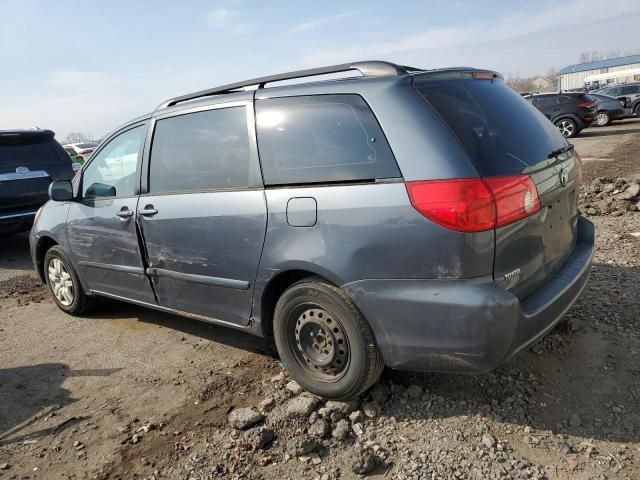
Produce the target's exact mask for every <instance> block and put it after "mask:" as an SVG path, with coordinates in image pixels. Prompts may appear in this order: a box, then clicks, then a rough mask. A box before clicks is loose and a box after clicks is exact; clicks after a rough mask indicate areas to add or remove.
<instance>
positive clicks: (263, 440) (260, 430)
mask: <svg viewBox="0 0 640 480" xmlns="http://www.w3.org/2000/svg"><path fill="white" fill-rule="evenodd" d="M273 438H274V434H273V431H272V430H269V429H268V428H267V427H255V428H252V429H250V430H247V431H246V432H244V441H245V443H246V444H247V445H249V446H250V447H251V448H252V449H253V450H262V449H263V448H264V447H266V446H267V445H269V444H270V443H271V441H272V440H273Z"/></svg>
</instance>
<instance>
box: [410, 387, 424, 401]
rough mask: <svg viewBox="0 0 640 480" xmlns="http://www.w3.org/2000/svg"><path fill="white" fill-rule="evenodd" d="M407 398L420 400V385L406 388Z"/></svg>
mask: <svg viewBox="0 0 640 480" xmlns="http://www.w3.org/2000/svg"><path fill="white" fill-rule="evenodd" d="M407 395H408V396H409V398H414V399H416V398H420V397H421V396H422V387H421V386H420V385H411V386H409V388H407Z"/></svg>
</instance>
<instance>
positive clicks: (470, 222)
mask: <svg viewBox="0 0 640 480" xmlns="http://www.w3.org/2000/svg"><path fill="white" fill-rule="evenodd" d="M406 186H407V192H408V194H409V198H410V200H411V204H412V205H413V206H414V208H415V209H416V210H418V212H420V213H421V214H422V215H424V216H425V217H427V218H428V219H429V220H432V221H433V222H435V223H437V224H438V225H441V226H443V227H445V228H449V229H451V230H456V231H459V232H482V231H486V230H492V229H494V228H497V227H503V226H505V225H509V224H511V223H514V222H516V221H518V220H521V219H523V218H526V217H528V216H530V215H533V214H534V213H536V212H538V211H539V210H540V198H539V197H538V191H537V190H536V186H535V185H534V183H533V181H532V180H531V178H529V177H528V176H526V175H517V176H508V177H489V178H485V179H481V178H465V179H453V180H429V181H420V182H407V183H406Z"/></svg>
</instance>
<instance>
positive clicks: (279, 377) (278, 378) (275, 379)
mask: <svg viewBox="0 0 640 480" xmlns="http://www.w3.org/2000/svg"><path fill="white" fill-rule="evenodd" d="M284 379H285V376H284V373H283V372H280V373H279V374H277V375H274V376H273V377H271V379H270V380H269V381H270V382H271V383H277V382H281V381H282V380H284Z"/></svg>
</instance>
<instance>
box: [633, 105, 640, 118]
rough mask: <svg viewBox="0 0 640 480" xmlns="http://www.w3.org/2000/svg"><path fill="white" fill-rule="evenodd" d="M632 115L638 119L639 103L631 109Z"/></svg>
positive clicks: (639, 113) (639, 114)
mask: <svg viewBox="0 0 640 480" xmlns="http://www.w3.org/2000/svg"><path fill="white" fill-rule="evenodd" d="M633 114H634V115H637V116H639V117H640V103H637V104H636V106H635V107H633Z"/></svg>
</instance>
